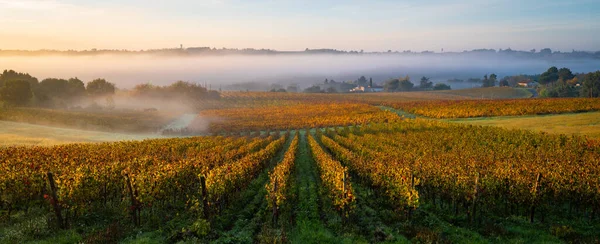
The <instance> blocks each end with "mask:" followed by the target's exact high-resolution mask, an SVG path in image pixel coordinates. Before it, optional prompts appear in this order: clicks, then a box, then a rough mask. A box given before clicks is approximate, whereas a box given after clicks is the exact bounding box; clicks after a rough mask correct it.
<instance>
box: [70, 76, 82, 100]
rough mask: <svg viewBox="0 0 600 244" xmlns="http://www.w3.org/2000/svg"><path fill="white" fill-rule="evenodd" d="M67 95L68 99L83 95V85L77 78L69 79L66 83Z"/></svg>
mask: <svg viewBox="0 0 600 244" xmlns="http://www.w3.org/2000/svg"><path fill="white" fill-rule="evenodd" d="M67 94H68V95H69V97H70V98H78V97H82V96H84V95H85V84H83V81H81V80H80V79H78V78H77V77H75V78H71V79H69V80H68V83H67Z"/></svg>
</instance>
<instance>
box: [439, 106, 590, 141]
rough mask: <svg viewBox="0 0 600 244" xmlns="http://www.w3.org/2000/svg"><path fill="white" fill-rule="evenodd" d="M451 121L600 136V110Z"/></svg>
mask: <svg viewBox="0 0 600 244" xmlns="http://www.w3.org/2000/svg"><path fill="white" fill-rule="evenodd" d="M448 121H451V122H457V123H464V124H472V125H485V126H499V127H504V128H510V129H525V130H533V131H539V132H546V133H551V134H566V135H582V136H589V137H593V138H600V112H589V113H571V114H559V115H538V116H503V117H485V118H470V119H453V120H448Z"/></svg>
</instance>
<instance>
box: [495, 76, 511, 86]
mask: <svg viewBox="0 0 600 244" xmlns="http://www.w3.org/2000/svg"><path fill="white" fill-rule="evenodd" d="M498 86H500V87H503V86H510V84H509V83H508V79H507V78H505V79H502V80H500V83H498Z"/></svg>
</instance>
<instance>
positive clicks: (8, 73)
mask: <svg viewBox="0 0 600 244" xmlns="http://www.w3.org/2000/svg"><path fill="white" fill-rule="evenodd" d="M11 80H24V81H27V82H29V85H30V87H31V88H33V87H35V86H36V85H37V84H38V79H37V78H35V77H33V76H31V75H29V74H27V73H19V72H16V71H14V70H4V72H2V74H0V87H2V85H3V84H4V83H6V82H7V81H11Z"/></svg>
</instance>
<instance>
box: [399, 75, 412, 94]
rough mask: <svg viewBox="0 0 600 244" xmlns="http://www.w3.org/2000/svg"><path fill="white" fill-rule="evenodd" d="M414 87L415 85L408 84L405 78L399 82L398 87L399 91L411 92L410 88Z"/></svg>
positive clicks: (408, 81)
mask: <svg viewBox="0 0 600 244" xmlns="http://www.w3.org/2000/svg"><path fill="white" fill-rule="evenodd" d="M414 86H415V84H413V83H412V82H410V80H409V79H408V77H407V78H404V79H402V80H401V81H400V87H398V88H399V90H400V91H410V90H412V88H413V87H414Z"/></svg>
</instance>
